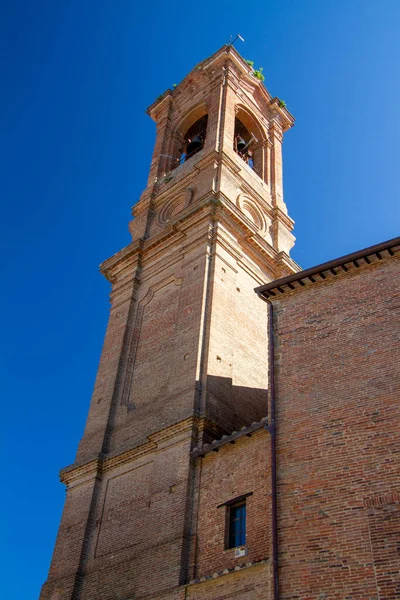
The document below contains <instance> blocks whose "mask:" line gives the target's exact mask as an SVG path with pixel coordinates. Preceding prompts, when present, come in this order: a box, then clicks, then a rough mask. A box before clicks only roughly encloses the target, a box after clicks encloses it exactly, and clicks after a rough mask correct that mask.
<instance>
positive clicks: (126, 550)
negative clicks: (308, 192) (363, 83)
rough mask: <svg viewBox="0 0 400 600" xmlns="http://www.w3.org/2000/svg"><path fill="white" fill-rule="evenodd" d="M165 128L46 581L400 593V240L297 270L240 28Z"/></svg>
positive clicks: (335, 595)
mask: <svg viewBox="0 0 400 600" xmlns="http://www.w3.org/2000/svg"><path fill="white" fill-rule="evenodd" d="M148 114H149V115H150V117H151V118H152V119H153V120H154V121H155V123H156V127H157V135H156V142H155V148H154V153H153V157H152V162H151V166H150V173H149V178H148V183H147V187H146V189H145V190H144V192H143V193H142V195H141V197H140V200H139V201H138V202H137V204H135V206H134V207H133V217H134V219H133V221H132V222H131V223H130V232H131V235H132V241H131V243H130V244H129V245H128V246H127V247H125V248H123V249H122V250H121V251H120V252H118V253H117V254H115V255H114V256H112V257H111V258H109V259H108V260H106V261H105V262H104V263H103V264H102V265H101V271H102V273H103V274H104V275H105V277H106V278H107V279H108V281H109V282H110V283H111V288H112V289H111V308H110V317H109V323H108V327H107V332H106V337H105V341H104V346H103V350H102V355H101V360H100V365H99V370H98V374H97V378H96V383H95V389H94V392H93V397H92V401H91V405H90V410H89V415H88V419H87V423H86V428H85V431H84V435H83V437H82V439H81V441H80V443H79V446H78V451H77V455H76V458H75V461H74V463H73V464H71V465H70V466H68V467H65V468H64V469H62V471H61V481H62V482H63V483H64V484H65V485H66V487H67V496H66V501H65V507H64V511H63V515H62V519H61V524H60V528H59V533H58V537H57V541H56V545H55V550H54V554H53V558H52V562H51V566H50V571H49V575H48V579H47V581H46V582H45V584H44V585H43V588H42V592H41V596H40V600H225V599H228V598H235V599H237V600H261V599H262V600H323V599H324V600H328V599H329V600H330V599H332V600H333V599H337V600H381V599H382V600H383V599H385V600H395V599H396V598H397V599H398V598H400V403H399V392H400V374H399V364H400V350H399V341H400V340H399V337H400V336H399V329H400V328H399V318H400V314H399V313H400V277H399V270H400V269H399V255H400V238H396V239H393V240H389V241H387V242H383V243H381V244H378V245H376V246H373V247H370V248H366V249H364V250H360V251H358V252H355V253H353V254H350V255H347V256H344V257H341V258H337V259H335V260H332V261H330V262H328V263H325V264H322V265H318V266H316V267H313V268H310V269H307V270H305V271H302V270H301V269H300V267H299V266H298V265H297V264H296V263H295V262H294V261H293V260H292V259H291V258H290V250H291V248H292V247H293V244H294V240H295V238H294V236H293V233H292V230H293V225H294V223H293V221H292V219H291V218H290V216H289V214H288V210H287V208H286V205H285V202H284V197H283V184H282V141H283V135H284V133H285V132H286V131H287V130H288V129H290V128H291V127H292V126H293V123H294V119H293V117H292V115H291V114H290V113H289V112H288V110H287V109H286V106H285V103H284V102H282V101H281V100H279V98H277V97H272V96H271V95H270V93H269V92H268V90H267V89H266V87H264V84H263V83H262V81H261V79H260V78H259V73H257V72H255V71H254V70H253V68H252V66H250V65H249V64H248V63H247V62H246V61H245V60H244V59H243V58H242V57H241V56H240V54H239V53H238V52H237V51H236V50H235V48H234V47H233V46H232V45H228V46H224V47H222V48H221V49H220V50H219V51H218V52H216V53H215V54H214V55H213V56H211V57H210V58H208V59H206V60H204V61H203V62H201V63H200V64H199V65H197V66H196V67H195V68H194V69H193V70H192V71H191V72H190V73H189V74H188V75H187V77H186V78H185V79H184V80H183V81H182V82H181V83H180V84H179V85H178V86H176V88H175V89H173V90H167V91H166V92H165V93H164V94H163V95H162V96H161V97H160V98H158V99H157V101H156V102H154V104H152V105H151V106H150V108H149V109H148Z"/></svg>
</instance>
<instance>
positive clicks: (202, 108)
mask: <svg viewBox="0 0 400 600" xmlns="http://www.w3.org/2000/svg"><path fill="white" fill-rule="evenodd" d="M203 117H208V109H207V105H206V104H205V102H200V103H199V104H197V105H196V106H194V107H192V108H191V109H190V110H189V111H188V112H187V113H186V114H185V116H184V117H182V118H181V120H180V121H179V122H178V123H177V124H176V125H175V127H174V128H173V129H172V133H171V146H170V152H169V154H170V155H171V156H173V157H176V158H177V159H178V160H176V161H175V162H174V163H173V164H172V165H171V167H172V168H175V167H177V166H179V164H181V163H180V161H179V157H180V155H181V150H182V148H184V146H185V139H186V138H187V135H188V132H189V133H190V130H191V128H192V127H195V126H196V123H197V122H198V121H200V120H201V119H203ZM203 137H204V138H205V137H206V134H205V135H204V136H203Z"/></svg>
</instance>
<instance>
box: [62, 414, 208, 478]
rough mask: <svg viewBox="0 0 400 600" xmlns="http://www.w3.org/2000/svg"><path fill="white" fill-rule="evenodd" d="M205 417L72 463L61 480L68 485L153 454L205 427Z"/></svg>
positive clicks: (190, 419) (64, 471)
mask: <svg viewBox="0 0 400 600" xmlns="http://www.w3.org/2000/svg"><path fill="white" fill-rule="evenodd" d="M203 421H204V419H203V418H199V417H196V416H193V417H188V418H187V419H184V420H183V421H179V422H178V423H174V424H173V425H170V426H169V427H166V428H165V429H162V430H160V431H157V432H155V433H152V434H150V435H148V436H147V441H146V442H144V443H142V444H140V445H138V446H134V447H132V448H129V449H127V450H124V451H123V452H120V451H117V452H116V453H115V454H114V455H109V456H107V457H105V458H102V457H100V456H99V457H96V458H95V459H93V460H90V461H88V462H86V463H84V464H82V465H77V464H72V465H69V466H68V467H65V468H64V469H61V471H60V480H61V481H62V483H65V484H66V485H67V486H69V485H71V483H75V482H77V481H80V480H85V479H86V478H89V477H90V478H92V477H93V476H95V477H97V476H101V475H103V474H104V473H106V472H107V471H109V470H110V469H114V468H115V467H118V466H121V465H123V464H125V463H128V462H131V461H133V460H137V459H138V458H140V457H141V456H145V455H146V454H151V453H153V452H156V451H157V450H158V447H159V446H160V445H162V444H164V443H165V442H166V441H168V440H172V439H173V438H174V437H176V436H178V435H179V434H183V433H190V432H193V431H194V430H195V429H196V430H197V429H202V428H203V427H204V423H203Z"/></svg>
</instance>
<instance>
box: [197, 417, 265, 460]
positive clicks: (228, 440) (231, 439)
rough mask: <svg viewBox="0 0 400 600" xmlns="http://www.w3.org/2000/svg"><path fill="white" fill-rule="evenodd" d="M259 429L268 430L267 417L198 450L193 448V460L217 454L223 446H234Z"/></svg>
mask: <svg viewBox="0 0 400 600" xmlns="http://www.w3.org/2000/svg"><path fill="white" fill-rule="evenodd" d="M259 429H266V430H267V431H269V429H268V417H264V418H263V419H261V421H259V422H258V423H256V422H255V423H252V424H251V425H248V426H245V427H242V429H241V430H240V431H233V432H232V433H231V434H230V435H223V436H222V438H221V439H220V440H214V441H213V442H212V443H211V444H204V446H201V447H200V448H194V449H193V451H192V457H193V458H199V457H200V458H204V456H205V455H206V454H208V453H209V452H218V450H219V449H220V448H221V447H222V446H225V444H235V443H236V441H237V440H238V439H240V438H242V437H243V436H247V437H251V435H252V434H253V433H255V432H256V431H258V430H259Z"/></svg>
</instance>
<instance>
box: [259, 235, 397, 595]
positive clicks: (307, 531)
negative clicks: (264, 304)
mask: <svg viewBox="0 0 400 600" xmlns="http://www.w3.org/2000/svg"><path fill="white" fill-rule="evenodd" d="M386 246H387V247H388V248H389V251H388V250H381V251H378V252H377V253H375V252H373V251H371V252H368V251H365V252H364V254H365V256H366V258H364V259H363V258H359V259H356V260H355V261H350V260H349V261H347V262H346V261H342V262H343V264H344V265H345V269H346V271H343V270H342V268H341V267H336V268H333V269H332V271H330V270H329V269H326V270H322V277H323V278H324V279H322V277H321V275H319V274H316V273H314V274H313V275H311V279H309V278H307V277H304V278H302V279H301V283H302V284H303V285H300V283H299V281H300V280H299V281H297V282H293V281H292V282H291V283H290V286H291V287H295V289H290V288H289V286H283V287H282V284H281V282H279V281H278V282H275V284H271V286H268V285H267V286H266V287H267V288H268V287H270V288H271V291H272V294H273V295H272V294H270V293H269V292H268V291H267V292H265V293H264V294H265V295H269V299H270V300H272V303H273V310H274V315H275V317H274V324H273V327H274V335H275V360H276V362H275V378H276V404H277V456H278V474H277V484H278V515H279V517H278V524H279V550H280V552H279V564H280V569H279V570H280V582H281V586H280V590H281V598H282V599H289V598H290V599H291V598H302V599H303V598H346V599H351V600H365V599H374V600H377V599H378V598H379V599H387V600H388V599H394V598H399V597H400V561H399V541H400V527H399V517H400V461H399V453H400V403H399V395H400V370H399V364H400V346H399V341H400V340H399V337H400V336H399V320H400V277H399V273H400V268H399V266H400V265H399V260H400V253H399V251H400V239H397V240H394V241H393V243H391V244H390V243H388V244H386ZM316 271H318V269H316ZM298 276H299V278H300V277H301V276H302V274H301V273H299V274H298ZM272 287H273V289H272ZM279 290H281V291H279Z"/></svg>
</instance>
